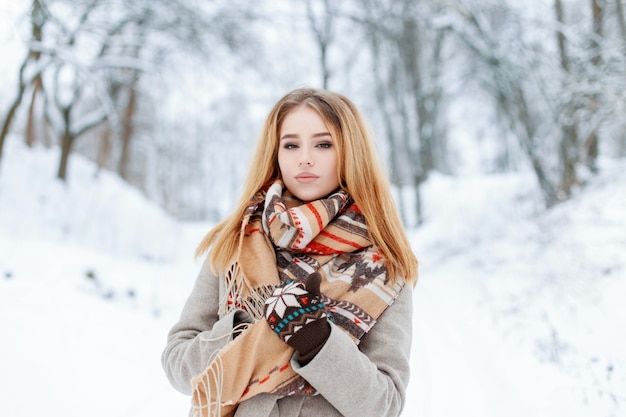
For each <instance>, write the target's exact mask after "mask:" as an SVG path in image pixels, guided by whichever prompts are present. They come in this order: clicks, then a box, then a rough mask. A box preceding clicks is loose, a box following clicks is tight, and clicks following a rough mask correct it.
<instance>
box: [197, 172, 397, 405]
mask: <svg viewBox="0 0 626 417" xmlns="http://www.w3.org/2000/svg"><path fill="white" fill-rule="evenodd" d="M283 188H284V186H283V183H282V182H281V181H280V180H279V181H276V182H275V183H274V184H272V185H271V186H270V187H269V188H268V189H267V190H265V191H261V192H259V193H258V194H257V195H256V196H255V198H254V199H253V200H252V201H251V202H250V204H249V206H248V208H247V210H246V211H245V213H244V218H243V220H242V227H241V233H240V238H239V247H238V254H237V259H236V260H235V262H234V263H233V265H232V267H231V268H230V269H229V271H227V273H226V277H225V279H226V285H227V296H226V298H225V300H222V302H221V305H220V313H221V314H225V313H228V312H229V311H233V310H236V309H244V310H246V311H247V312H248V313H250V314H251V316H252V317H253V318H254V319H255V320H256V321H255V322H254V323H253V324H252V325H250V326H249V327H248V328H247V329H246V330H245V331H243V332H242V333H241V334H240V335H239V336H238V337H237V338H236V339H235V340H233V341H232V342H231V343H229V344H228V345H227V346H225V347H224V348H223V349H221V350H220V351H219V352H217V354H216V355H215V357H214V359H213V360H212V361H211V362H210V363H209V365H208V366H207V368H206V369H205V371H204V372H203V373H202V374H200V375H198V376H197V377H194V378H193V379H192V381H191V382H192V388H193V397H192V414H193V415H197V416H202V417H208V416H231V415H233V414H234V412H235V410H236V408H237V404H239V403H240V402H241V401H245V400H246V399H248V398H251V397H253V396H254V395H257V394H260V393H271V394H277V395H281V396H286V395H297V396H303V395H314V394H315V392H316V391H315V389H314V388H313V387H312V386H311V385H310V384H308V382H307V381H306V380H304V378H302V377H301V376H300V375H298V374H297V373H296V372H295V371H294V370H293V368H291V365H290V360H291V356H292V355H293V348H291V347H290V346H289V345H287V344H286V343H284V342H283V341H282V340H280V339H279V338H278V337H276V335H275V334H273V331H272V330H271V329H270V327H269V325H268V324H267V322H265V318H264V316H263V306H264V305H265V300H266V299H267V298H268V297H269V296H271V294H272V292H273V290H274V289H275V288H276V287H277V286H279V285H280V284H281V283H282V282H285V281H287V280H294V281H295V280H303V279H304V278H306V277H307V276H308V275H310V274H311V273H313V272H315V271H318V272H319V273H320V274H321V275H322V282H321V285H320V291H321V299H322V301H323V302H324V303H325V304H326V308H327V310H328V314H329V316H330V317H332V321H333V323H334V324H335V325H337V326H338V327H339V328H340V329H342V330H343V331H345V332H346V333H347V334H348V335H350V336H351V337H352V339H353V341H354V342H355V343H356V344H359V342H360V340H361V338H362V337H363V336H365V335H366V334H367V333H368V332H369V331H370V330H371V328H372V327H373V326H374V325H375V324H376V321H377V320H378V318H379V317H380V315H382V314H383V313H384V311H385V310H386V309H387V308H388V307H389V306H390V305H391V304H392V303H393V301H394V300H395V299H396V297H397V296H398V294H399V293H400V291H401V290H402V287H403V285H404V281H403V280H402V279H401V277H400V278H399V279H398V280H397V283H396V284H391V283H390V281H389V280H388V277H387V268H386V267H385V262H384V259H383V257H382V255H381V254H380V253H379V252H378V251H377V250H376V248H375V247H374V246H373V245H372V243H371V241H370V240H369V236H368V232H367V225H366V223H365V218H364V216H363V215H362V213H361V212H360V211H359V209H358V207H357V206H356V205H355V204H354V202H353V201H352V199H351V198H350V196H349V195H348V194H347V193H345V192H343V191H338V192H336V193H333V194H331V195H330V196H328V197H326V198H324V199H320V200H316V201H313V202H308V203H303V202H301V201H299V200H298V199H296V198H295V197H294V196H293V195H291V194H290V193H289V192H288V191H284V192H283Z"/></svg>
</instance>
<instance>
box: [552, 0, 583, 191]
mask: <svg viewBox="0 0 626 417" xmlns="http://www.w3.org/2000/svg"><path fill="white" fill-rule="evenodd" d="M554 10H555V14H556V20H557V22H558V23H559V24H560V26H564V25H565V17H564V16H565V13H564V10H563V4H562V2H561V0H554ZM556 35H557V45H558V48H559V56H560V58H561V68H562V69H563V74H564V75H563V77H564V79H567V77H568V76H569V74H570V61H569V56H568V53H567V44H566V39H565V36H564V35H563V32H562V31H561V30H560V29H559V30H557V32H556ZM564 110H565V113H566V116H565V120H561V121H560V123H561V140H560V141H559V164H560V174H561V178H560V184H559V190H560V192H561V195H560V196H559V199H561V200H565V199H568V198H569V197H570V196H571V194H572V187H573V186H574V184H576V182H577V181H578V180H577V176H576V160H577V159H578V155H577V154H578V129H577V127H576V122H575V121H574V120H572V118H573V117H574V113H575V111H574V110H575V109H571V108H569V107H567V106H566V107H564Z"/></svg>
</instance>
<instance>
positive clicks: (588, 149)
mask: <svg viewBox="0 0 626 417" xmlns="http://www.w3.org/2000/svg"><path fill="white" fill-rule="evenodd" d="M591 11H592V16H593V34H594V36H595V38H594V39H593V41H592V45H593V47H592V51H593V56H592V58H591V61H592V63H593V65H594V66H595V67H596V68H597V69H598V70H600V66H601V65H602V51H601V48H600V44H599V43H598V42H599V40H600V39H602V36H603V30H602V6H601V5H600V2H599V0H591ZM598 101H599V99H598V97H597V96H594V97H592V98H591V103H590V107H591V108H590V110H591V112H595V111H597V109H598V107H599V105H598ZM598 142H599V139H598V131H597V129H594V130H593V131H592V132H591V134H590V135H589V137H588V138H587V140H586V141H585V146H583V149H582V151H583V157H584V162H585V165H587V167H588V168H589V170H590V171H591V172H594V173H596V172H598Z"/></svg>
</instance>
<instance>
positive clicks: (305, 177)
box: [296, 172, 319, 182]
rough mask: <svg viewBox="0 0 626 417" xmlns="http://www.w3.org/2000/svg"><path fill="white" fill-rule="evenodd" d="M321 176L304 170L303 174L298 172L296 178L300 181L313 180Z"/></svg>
mask: <svg viewBox="0 0 626 417" xmlns="http://www.w3.org/2000/svg"><path fill="white" fill-rule="evenodd" d="M318 178H319V177H318V176H317V175H315V174H311V173H308V172H303V173H302V174H298V175H296V180H297V181H298V182H313V181H315V180H316V179H318Z"/></svg>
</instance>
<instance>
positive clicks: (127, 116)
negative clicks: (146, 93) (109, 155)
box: [117, 74, 139, 182]
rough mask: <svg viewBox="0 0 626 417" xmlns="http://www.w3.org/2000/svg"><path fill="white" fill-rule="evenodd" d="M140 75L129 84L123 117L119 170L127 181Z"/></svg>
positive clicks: (136, 75)
mask: <svg viewBox="0 0 626 417" xmlns="http://www.w3.org/2000/svg"><path fill="white" fill-rule="evenodd" d="M138 79H139V75H138V74H135V77H134V80H133V83H132V84H131V85H130V86H129V96H128V104H127V105H126V110H125V111H124V116H123V119H122V136H121V140H122V152H121V154H120V160H119V164H118V169H117V172H118V174H119V175H120V177H122V178H123V179H125V180H126V181H128V182H130V174H129V169H128V167H129V164H130V143H131V141H132V138H133V123H134V116H135V110H136V107H137V88H136V87H137V82H138Z"/></svg>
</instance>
